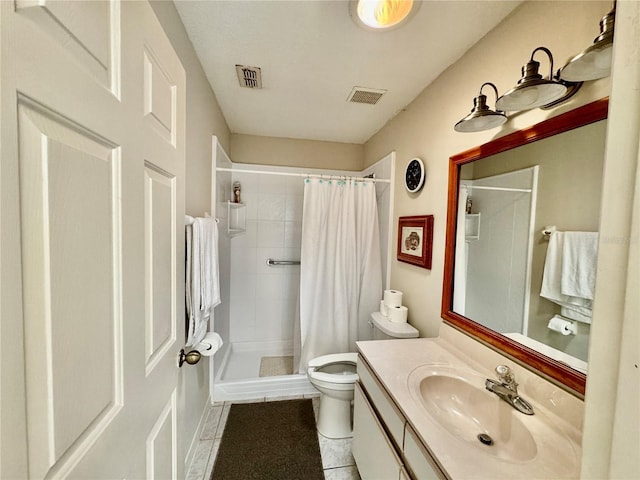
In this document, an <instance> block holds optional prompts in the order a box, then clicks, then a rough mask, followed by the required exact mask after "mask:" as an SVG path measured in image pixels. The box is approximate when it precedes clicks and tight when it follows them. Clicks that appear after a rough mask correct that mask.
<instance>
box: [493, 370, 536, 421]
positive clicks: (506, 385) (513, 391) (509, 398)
mask: <svg viewBox="0 0 640 480" xmlns="http://www.w3.org/2000/svg"><path fill="white" fill-rule="evenodd" d="M496 375H497V376H498V380H499V381H498V382H497V381H495V380H492V379H490V378H487V380H486V381H485V384H484V386H485V387H486V389H487V390H489V391H490V392H492V393H495V394H496V395H497V396H498V397H500V398H501V399H502V400H504V401H505V402H507V403H508V404H509V405H511V406H512V407H513V408H515V409H516V410H518V411H519V412H521V413H524V414H525V415H533V407H532V406H531V404H530V403H529V402H527V401H526V400H525V399H523V398H522V397H520V395H518V384H517V383H516V379H515V377H514V376H513V372H512V371H511V369H510V368H509V367H507V366H506V365H498V366H497V367H496Z"/></svg>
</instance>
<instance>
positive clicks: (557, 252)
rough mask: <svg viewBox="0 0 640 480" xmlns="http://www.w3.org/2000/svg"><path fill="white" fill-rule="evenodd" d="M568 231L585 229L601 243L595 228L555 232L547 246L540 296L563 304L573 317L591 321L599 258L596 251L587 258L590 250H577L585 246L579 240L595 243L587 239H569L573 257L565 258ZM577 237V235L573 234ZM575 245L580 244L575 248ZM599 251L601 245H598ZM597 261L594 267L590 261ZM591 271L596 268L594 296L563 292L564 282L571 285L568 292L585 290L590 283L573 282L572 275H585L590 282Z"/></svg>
mask: <svg viewBox="0 0 640 480" xmlns="http://www.w3.org/2000/svg"><path fill="white" fill-rule="evenodd" d="M567 233H571V234H574V233H584V234H587V233H588V234H591V235H596V240H595V244H596V247H597V233H594V232H553V233H552V234H551V238H550V239H549V247H548V248H547V257H546V259H545V263H544V273H543V276H542V287H541V289H540V296H541V297H544V298H546V299H548V300H551V301H552V302H554V303H556V304H558V305H560V306H561V307H563V308H562V315H564V316H566V317H568V318H571V319H572V320H578V321H580V322H584V323H591V315H592V297H593V285H594V284H595V262H596V256H595V254H592V256H591V257H590V258H588V259H587V258H586V257H585V255H586V254H582V253H576V250H582V248H581V247H577V246H576V245H577V244H588V243H591V242H592V240H589V242H587V241H584V242H581V241H577V242H569V243H571V245H570V246H569V247H568V248H567V252H570V253H568V256H569V258H568V259H567V260H566V261H565V259H564V254H565V239H566V237H567V235H566V234H567ZM571 236H572V237H573V235H571ZM574 246H576V247H575V248H574ZM596 253H597V248H596ZM580 262H582V263H583V265H581V266H580V267H577V266H576V264H577V263H580ZM565 264H566V265H567V267H566V268H567V271H566V272H565V271H564V268H565ZM590 264H593V267H590V266H589V265H590ZM589 272H593V284H592V285H591V287H590V288H591V292H592V293H591V298H587V297H582V296H579V295H569V294H566V293H564V292H563V284H564V285H567V288H566V290H565V291H568V292H584V291H587V293H588V289H589V287H585V286H584V285H582V286H580V287H574V286H569V283H571V280H572V279H581V281H582V282H583V284H588V283H589V282H590V280H589V278H591V277H590V274H589Z"/></svg>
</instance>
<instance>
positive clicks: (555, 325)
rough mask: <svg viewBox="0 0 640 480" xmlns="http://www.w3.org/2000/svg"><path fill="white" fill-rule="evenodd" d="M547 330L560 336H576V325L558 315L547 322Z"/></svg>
mask: <svg viewBox="0 0 640 480" xmlns="http://www.w3.org/2000/svg"><path fill="white" fill-rule="evenodd" d="M547 328H548V329H549V330H553V331H554V332H558V333H561V334H562V335H575V334H576V325H575V323H574V322H572V321H570V320H567V319H566V318H564V317H561V316H560V315H554V316H553V317H551V320H549V325H547Z"/></svg>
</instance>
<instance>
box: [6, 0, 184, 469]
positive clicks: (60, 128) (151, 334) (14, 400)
mask: <svg viewBox="0 0 640 480" xmlns="http://www.w3.org/2000/svg"><path fill="white" fill-rule="evenodd" d="M0 32H1V37H0V50H1V52H2V54H1V55H2V56H1V57H0V74H1V77H0V85H1V86H2V93H1V97H0V121H1V135H2V136H1V137H0V154H1V158H2V164H1V170H0V182H1V183H0V191H1V194H2V202H1V204H0V213H1V217H0V219H1V224H0V225H1V228H0V236H1V237H0V239H1V250H0V255H1V257H0V259H1V263H0V265H1V268H2V270H1V272H0V295H1V298H0V299H1V304H0V305H1V306H0V329H1V330H0V332H1V336H0V370H1V371H2V377H1V383H0V395H1V396H0V402H1V409H0V410H1V417H0V421H1V424H0V425H1V430H0V432H1V435H2V437H1V439H0V448H1V450H0V478H34V479H37V478H95V479H98V478H104V479H107V478H108V479H115V478H122V479H124V478H131V479H133V478H152V479H159V478H179V477H182V476H183V471H182V470H183V467H182V465H183V462H182V461H178V458H177V452H178V451H179V449H178V445H177V442H178V440H179V439H178V438H177V425H176V418H177V412H176V406H177V404H178V400H177V397H178V392H177V365H176V354H177V351H178V349H179V348H180V346H181V343H182V340H183V338H184V329H183V327H180V328H179V327H178V325H184V313H183V308H182V305H183V301H182V300H181V299H182V298H184V297H183V295H184V288H183V285H184V282H183V269H182V268H180V267H181V264H182V259H183V257H184V242H183V229H184V227H183V218H184V200H183V197H184V148H185V145H184V116H185V112H184V109H185V107H184V105H185V74H184V70H183V68H182V66H181V64H180V62H179V60H178V58H177V56H176V54H175V52H174V51H173V49H172V47H171V45H170V43H169V41H168V39H167V38H166V36H165V34H164V32H163V31H162V29H161V27H160V25H159V23H158V21H157V19H156V18H155V15H154V14H153V12H152V10H151V8H150V6H149V5H148V4H147V3H146V2H122V3H120V2H119V1H117V0H113V1H85V2H83V1H74V2H63V1H55V0H54V1H51V0H38V1H35V0H16V2H15V3H14V2H0Z"/></svg>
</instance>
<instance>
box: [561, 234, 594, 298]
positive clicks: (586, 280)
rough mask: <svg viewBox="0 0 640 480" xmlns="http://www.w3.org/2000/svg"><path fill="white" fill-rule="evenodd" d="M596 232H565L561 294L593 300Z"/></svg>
mask: <svg viewBox="0 0 640 480" xmlns="http://www.w3.org/2000/svg"><path fill="white" fill-rule="evenodd" d="M597 258H598V232H565V233H564V245H563V247H562V275H561V277H560V289H561V292H562V294H563V295H568V296H571V297H580V298H586V299H589V300H593V291H594V289H595V286H596V263H597Z"/></svg>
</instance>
